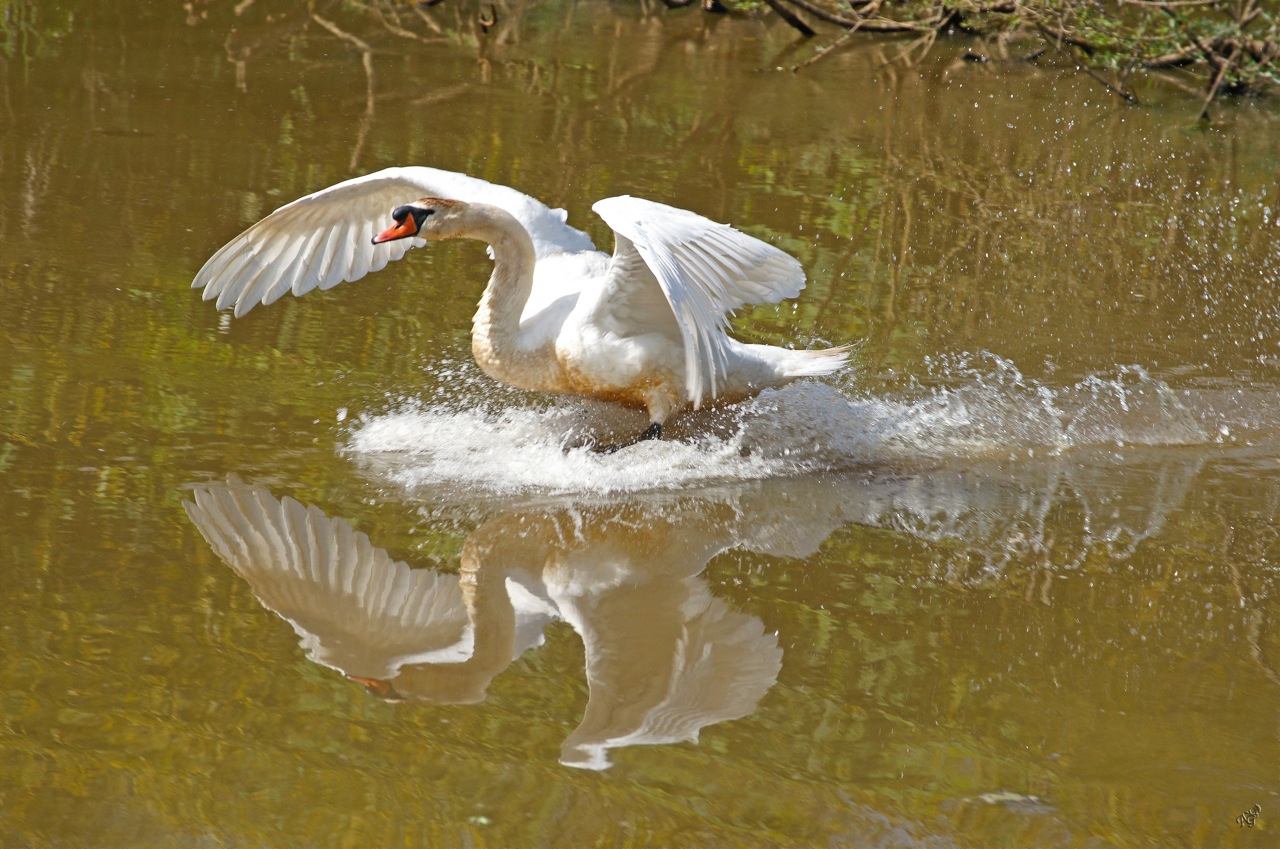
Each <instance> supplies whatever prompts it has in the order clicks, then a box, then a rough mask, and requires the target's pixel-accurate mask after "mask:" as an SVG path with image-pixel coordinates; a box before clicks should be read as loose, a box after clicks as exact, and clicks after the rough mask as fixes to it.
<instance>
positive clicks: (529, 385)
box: [461, 204, 546, 389]
mask: <svg viewBox="0 0 1280 849" xmlns="http://www.w3.org/2000/svg"><path fill="white" fill-rule="evenodd" d="M468 213H469V215H468V222H467V225H468V226H467V229H466V232H465V233H464V234H461V235H465V236H466V237H468V238H473V239H479V240H481V241H484V242H487V243H488V244H489V247H490V248H491V249H492V250H493V274H492V275H491V276H490V277H489V285H488V286H486V287H485V290H484V295H482V296H481V298H480V305H479V307H478V308H477V309H476V314H475V316H474V318H473V319H472V323H471V352H472V354H473V355H474V356H475V358H476V362H477V363H478V364H479V365H480V368H481V369H482V370H483V371H484V372H485V373H486V374H488V375H489V376H490V377H493V378H494V379H496V380H500V381H502V382H503V383H507V384H509V385H512V386H518V387H521V388H524V389H539V388H542V386H543V384H544V383H545V382H546V375H545V374H544V373H543V372H544V371H545V367H546V362H545V361H543V359H544V358H542V357H536V356H533V353H534V352H533V351H532V350H531V349H530V347H529V345H528V344H527V343H526V342H525V341H524V340H522V339H521V335H520V316H521V314H522V313H523V312H524V307H525V304H526V303H528V301H529V293H530V292H531V291H532V290H533V269H534V266H535V265H536V264H537V261H538V259H537V254H536V253H535V252H534V249H533V239H532V238H530V236H529V231H527V230H526V229H525V228H524V225H522V224H521V223H520V222H519V221H517V220H516V219H515V218H514V217H513V216H512V215H511V214H510V213H508V212H506V211H505V210H502V209H499V208H498V207H496V206H488V205H485V204H472V205H471V206H470V208H469V209H468ZM540 361H542V362H541V365H538V363H539V362H540Z"/></svg>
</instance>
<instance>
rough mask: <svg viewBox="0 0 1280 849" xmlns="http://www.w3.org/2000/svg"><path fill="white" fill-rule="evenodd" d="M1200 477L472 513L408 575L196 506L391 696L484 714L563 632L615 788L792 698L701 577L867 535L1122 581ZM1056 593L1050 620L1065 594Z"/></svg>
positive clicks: (373, 557)
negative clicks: (881, 531) (626, 751)
mask: <svg viewBox="0 0 1280 849" xmlns="http://www.w3.org/2000/svg"><path fill="white" fill-rule="evenodd" d="M1203 461H1204V457H1203V456H1197V455H1196V454H1194V453H1187V452H1178V453H1174V454H1169V453H1164V454H1158V455H1147V456H1139V457H1136V458H1131V459H1129V460H1123V459H1120V458H1116V457H1114V456H1093V457H1088V456H1084V455H1080V454H1077V455H1075V457H1074V458H1071V459H1068V458H1055V459H1053V460H1051V461H1047V462H1042V463H1030V462H1028V463H1022V464H1000V463H993V464H975V463H971V464H967V465H965V466H962V467H953V468H939V469H933V470H929V471H914V472H912V471H903V470H899V471H897V472H895V473H888V472H886V471H884V470H879V471H875V472H868V473H867V474H862V475H845V476H831V477H814V478H791V479H773V480H762V481H739V482H735V483H731V484H725V485H723V486H721V487H719V488H711V489H705V490H701V491H699V492H696V493H689V494H685V493H682V494H672V493H666V494H652V495H648V496H645V495H635V496H632V497H631V498H630V500H628V501H627V502H625V503H621V504H618V503H605V504H588V505H582V504H577V505H571V506H566V505H565V504H563V503H562V504H557V505H553V506H547V505H545V504H543V505H533V506H525V507H523V508H519V509H517V508H516V507H513V506H509V507H507V508H501V509H499V508H494V507H493V506H492V504H490V505H489V506H480V507H470V508H466V507H464V508H462V509H463V510H464V511H469V512H468V515H471V514H472V513H473V512H475V511H478V512H480V513H481V514H482V515H483V518H481V519H480V521H479V524H478V526H476V527H475V529H474V530H473V531H471V532H470V533H469V534H468V536H467V538H466V540H465V542H464V544H463V546H462V549H461V554H460V558H459V561H460V562H459V569H458V572H457V573H456V574H455V573H446V572H441V571H438V570H435V569H413V568H410V567H409V566H408V565H406V564H405V563H402V562H398V561H396V560H393V559H392V558H391V557H390V556H389V555H388V554H387V553H386V552H385V551H384V550H382V549H380V548H376V547H375V546H374V545H373V544H372V543H371V542H370V541H369V539H368V537H366V536H365V535H364V534H362V533H360V532H358V531H356V530H354V529H353V528H352V527H351V526H350V525H349V524H348V523H347V522H346V521H344V520H343V519H340V518H333V517H329V516H326V515H325V514H324V513H323V512H321V511H320V510H319V509H317V508H315V507H305V506H303V505H302V504H300V503H298V502H297V501H295V500H293V499H291V498H283V499H280V498H276V497H275V496H273V495H271V494H270V493H269V492H268V491H267V490H266V489H264V488H262V487H260V486H247V485H245V484H242V483H239V482H238V481H235V480H234V479H232V480H231V481H229V482H228V483H225V484H222V483H209V484H201V485H198V486H195V487H193V492H192V494H193V499H194V500H193V502H190V503H188V504H187V505H186V508H187V512H188V514H189V515H190V517H191V519H192V521H193V522H194V523H195V524H196V526H197V528H198V529H199V531H200V533H201V534H202V535H203V536H204V538H205V539H206V540H207V541H208V543H209V545H210V546H211V547H212V549H213V551H214V552H215V553H216V554H217V556H218V557H220V558H221V559H222V560H224V561H225V562H226V563H227V564H228V565H229V566H230V567H231V568H232V569H233V570H235V572H236V573H237V574H239V575H240V576H241V577H242V578H244V579H245V580H246V581H247V582H248V583H249V584H250V586H251V587H252V588H253V591H254V592H255V593H256V595H257V597H258V599H259V600H260V601H261V602H262V603H263V605H264V606H266V607H267V608H269V609H270V610H272V611H274V612H276V613H277V614H278V615H280V616H281V617H282V618H284V619H285V620H286V621H288V622H289V623H290V624H291V625H292V626H293V628H294V630H295V631H296V632H297V634H298V637H299V641H300V643H301V645H302V647H303V648H304V649H305V651H306V652H307V655H308V657H310V658H311V659H312V660H314V661H315V662H317V663H321V664H324V665H325V666H328V667H331V668H333V669H336V670H338V671H340V672H341V673H342V674H344V675H346V676H347V677H348V678H350V679H352V680H354V681H358V682H359V683H361V684H363V685H364V686H365V687H367V688H368V689H369V690H370V691H371V692H373V693H376V694H377V695H379V696H380V697H382V698H384V699H388V700H396V701H405V702H426V703H436V704H473V703H476V702H480V701H482V700H483V699H484V698H485V693H486V690H487V688H488V686H489V683H490V682H491V681H492V680H493V679H494V678H495V677H496V676H497V675H499V674H501V673H502V672H503V671H504V670H505V669H507V667H509V666H510V665H511V664H512V662H513V661H514V660H516V659H517V658H519V657H520V656H521V655H523V654H524V653H525V652H526V651H528V650H530V649H531V648H534V647H536V646H538V645H540V644H541V643H542V641H543V638H544V632H545V630H546V628H547V626H548V625H550V624H551V623H553V622H557V621H562V622H566V623H568V625H570V626H571V627H572V628H573V629H574V631H575V632H577V634H578V635H579V636H580V637H581V639H582V642H583V646H584V649H585V659H586V677H587V682H588V685H589V695H588V702H587V706H586V709H585V712H584V715H583V717H582V721H581V722H580V723H579V725H578V727H577V728H576V729H575V730H574V731H573V732H572V733H571V734H570V735H569V736H568V738H567V739H566V740H565V742H564V744H563V748H562V751H561V762H562V763H564V764H566V765H571V766H578V767H584V768H590V769H604V768H607V767H608V766H609V750H610V749H612V748H616V747H620V746H631V745H641V744H665V743H674V742H679V741H693V740H696V739H697V737H698V734H699V732H700V730H701V729H702V728H705V727H707V726H708V725H712V724H714V723H718V722H724V721H727V720H732V719H737V718H741V717H744V716H746V715H748V714H750V713H751V712H752V711H753V710H755V708H756V705H757V703H758V702H759V701H760V699H761V698H762V697H763V696H764V694H765V693H766V692H768V690H769V689H770V687H772V686H773V684H774V683H775V681H776V680H777V676H778V673H779V671H780V668H781V663H782V651H781V649H780V648H779V646H778V640H777V637H776V635H775V634H773V633H770V632H768V630H767V629H766V627H765V625H764V623H763V622H762V621H761V620H760V619H759V618H757V617H755V616H752V615H749V614H746V613H743V612H742V611H738V610H734V609H732V607H731V606H730V605H729V604H727V603H726V602H725V601H724V600H723V599H720V598H717V597H716V596H715V595H714V594H713V592H712V589H711V587H710V586H709V584H708V582H707V580H706V579H705V578H703V577H702V576H701V572H702V570H703V568H704V567H705V565H706V564H707V562H708V561H709V560H710V559H711V558H712V557H714V556H715V555H717V554H719V553H720V552H723V551H726V550H729V549H741V550H746V551H752V552H757V553H761V554H769V555H774V556H778V557H791V558H799V557H808V556H810V555H812V554H813V553H815V552H816V551H817V550H818V547H819V546H820V545H821V544H822V543H823V541H824V540H826V538H827V537H828V536H829V535H830V534H831V533H832V532H833V531H835V530H836V529H837V528H839V527H841V526H843V525H846V524H851V523H857V524H862V525H868V526H874V527H880V528H887V529H892V530H894V531H897V532H899V533H904V534H907V535H910V536H912V537H915V538H917V539H920V540H922V541H925V542H940V541H943V540H946V541H947V544H945V545H939V546H937V547H936V548H935V549H934V557H935V564H934V572H935V574H936V575H938V576H940V577H942V578H944V579H946V580H960V581H963V580H965V579H966V576H975V577H979V578H989V577H992V576H998V575H1001V574H1004V573H1009V572H1011V571H1014V570H1016V572H1020V573H1024V574H1026V575H1027V576H1028V577H1029V578H1031V579H1032V580H1033V581H1035V580H1036V579H1037V576H1041V575H1043V576H1051V575H1052V574H1055V573H1058V572H1061V571H1064V570H1071V569H1076V568H1079V567H1080V566H1081V564H1083V563H1084V562H1085V560H1086V559H1094V560H1097V562H1105V561H1107V560H1110V561H1112V562H1123V561H1124V560H1125V559H1127V558H1128V556H1129V555H1130V554H1131V553H1132V551H1133V550H1134V548H1135V547H1136V546H1137V545H1138V544H1139V543H1140V542H1141V541H1142V540H1144V539H1148V538H1150V537H1151V536H1152V535H1154V534H1156V533H1158V532H1159V530H1160V528H1161V527H1163V525H1164V523H1165V520H1166V517H1167V516H1168V515H1169V513H1170V512H1171V511H1173V510H1175V509H1177V508H1178V507H1179V505H1180V504H1181V503H1182V501H1183V499H1184V497H1185V493H1186V490H1187V487H1188V486H1190V484H1191V482H1192V481H1193V479H1194V478H1195V477H1196V475H1197V474H1198V473H1199V471H1200V468H1201V465H1202V463H1203ZM1121 499H1123V500H1122V501H1121ZM1121 504H1123V509H1122V508H1121ZM1041 590H1042V591H1041V592H1040V594H1039V598H1040V600H1041V602H1042V603H1044V604H1051V603H1052V598H1051V594H1050V592H1049V584H1048V583H1047V582H1046V583H1044V586H1043V587H1042V588H1041ZM1029 592H1030V589H1029Z"/></svg>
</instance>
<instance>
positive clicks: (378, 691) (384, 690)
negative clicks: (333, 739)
mask: <svg viewBox="0 0 1280 849" xmlns="http://www.w3.org/2000/svg"><path fill="white" fill-rule="evenodd" d="M383 241H386V240H385V239H384V240H383ZM347 680H348V681H355V682H356V683H357V684H360V685H361V686H363V687H364V688H365V689H366V690H368V691H369V692H370V693H373V694H374V695H375V696H377V697H378V698H380V699H387V700H389V701H391V700H395V701H398V700H399V699H398V694H397V693H396V691H395V688H394V687H392V686H391V682H390V681H379V680H378V679H376V678H358V677H356V676H355V675H348V676H347Z"/></svg>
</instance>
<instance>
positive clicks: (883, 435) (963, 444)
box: [348, 353, 1280, 497]
mask: <svg viewBox="0 0 1280 849" xmlns="http://www.w3.org/2000/svg"><path fill="white" fill-rule="evenodd" d="M450 369H451V373H453V372H455V371H456V377H457V379H456V380H451V381H443V382H442V385H444V386H447V387H449V388H448V389H446V390H444V391H442V392H440V393H437V394H436V395H435V396H433V397H432V399H431V400H429V401H423V400H416V399H409V400H405V399H401V400H399V401H397V402H395V404H394V407H393V408H392V409H391V410H389V411H388V412H385V413H382V414H377V415H371V416H366V417H363V418H361V419H360V420H358V421H356V422H355V423H354V424H353V430H352V433H351V437H350V440H349V443H348V449H349V451H350V452H351V453H352V454H353V455H354V457H355V458H356V459H357V460H358V461H359V462H361V463H362V464H364V465H365V466H367V467H368V468H370V469H371V470H372V471H374V472H375V473H376V474H378V475H379V476H381V477H384V478H385V479H387V480H389V481H391V482H393V483H395V484H398V485H400V486H403V487H405V488H408V489H413V490H417V491H420V492H424V491H425V492H439V493H441V494H444V493H448V494H452V495H454V496H457V495H460V494H467V495H470V496H473V497H474V496H478V495H483V494H485V493H489V494H495V495H505V494H514V493H543V494H547V495H553V494H557V493H594V494H601V495H607V494H617V493H634V492H641V491H662V490H673V489H680V488H685V487H689V486H708V485H715V484H716V483H719V482H727V481H737V480H758V479H763V478H771V477H785V476H793V475H800V474H810V473H813V472H823V471H833V472H843V471H850V470H855V469H859V468H864V467H868V466H876V465H881V464H892V465H896V466H919V465H921V464H924V465H936V464H938V463H946V462H952V461H956V460H961V461H988V460H1008V459H1014V460H1016V459H1019V458H1030V457H1037V456H1039V457H1043V456H1045V455H1056V454H1061V453H1063V452H1067V451H1072V450H1076V449H1081V448H1098V447H1102V448H1115V447H1126V446H1129V447H1132V446H1197V445H1199V446H1207V445H1212V444H1217V443H1220V442H1222V441H1223V439H1224V434H1227V433H1233V434H1236V435H1238V434H1239V431H1240V428H1241V427H1244V426H1246V425H1247V424H1248V423H1249V421H1252V422H1253V423H1254V425H1255V428H1254V434H1253V435H1254V436H1258V435H1259V433H1260V431H1258V430H1257V428H1256V424H1257V422H1258V421H1259V420H1265V421H1271V422H1280V404H1277V402H1275V401H1270V402H1269V405H1268V406H1269V407H1276V408H1277V409H1274V410H1271V409H1268V410H1267V411H1262V412H1260V411H1259V410H1258V409H1256V404H1255V405H1253V406H1252V407H1251V408H1250V412H1249V414H1248V415H1247V416H1243V417H1242V414H1243V409H1237V410H1235V413H1234V415H1232V413H1231V408H1232V405H1233V404H1235V405H1236V406H1239V403H1238V396H1237V394H1236V393H1233V392H1231V391H1206V390H1200V391H1192V390H1174V389H1173V388H1171V387H1170V386H1169V385H1168V384H1167V383H1165V382H1164V381H1162V380H1160V379H1159V378H1156V377H1154V376H1152V375H1151V374H1149V373H1148V372H1147V371H1145V370H1144V369H1142V368H1140V367H1138V366H1123V367H1117V368H1115V369H1114V370H1113V371H1112V372H1111V373H1109V374H1097V375H1091V376H1089V377H1086V378H1085V379H1083V380H1081V381H1078V382H1076V383H1074V384H1071V385H1066V386H1058V387H1055V386H1050V385H1048V384H1046V383H1044V382H1041V381H1037V380H1034V379H1029V378H1027V377H1025V376H1024V375H1023V374H1022V373H1021V372H1020V371H1019V370H1018V369H1017V368H1016V367H1015V366H1014V365H1013V364H1012V363H1010V362H1009V361H1007V360H1004V359H1001V358H999V357H996V356H994V355H991V354H986V353H984V354H980V355H977V356H966V357H954V358H948V359H943V360H933V361H931V362H930V363H929V373H928V375H927V378H928V380H929V384H930V385H928V386H924V385H921V384H919V383H912V384H910V385H908V387H907V388H906V389H905V390H902V391H898V392H895V393H893V394H891V395H873V394H870V393H868V392H866V391H865V390H863V389H859V388H857V387H856V386H836V385H831V384H824V383H818V382H801V383H796V384H792V385H791V386H788V387H784V388H782V389H778V390H769V391H766V392H764V393H762V394H761V395H760V396H759V397H757V398H755V399H754V400H752V401H750V402H747V403H744V404H740V405H737V406H734V407H731V408H725V409H719V410H711V411H700V412H697V413H693V414H689V415H686V416H682V417H680V418H678V419H676V420H675V421H673V422H672V423H671V425H670V427H669V428H668V432H667V434H666V435H667V436H669V437H670V438H664V439H663V440H662V441H659V442H649V443H641V444H639V445H636V446H633V447H630V448H628V449H626V450H625V451H621V452H618V453H616V454H612V455H601V454H596V453H593V452H592V451H591V450H590V445H591V444H592V443H593V441H594V440H597V439H598V440H600V441H610V440H614V439H618V438H622V437H625V436H627V435H629V434H634V433H638V432H639V431H640V430H641V429H642V428H643V427H644V418H643V417H642V416H641V415H639V414H637V413H634V412H629V411H625V410H621V409H619V408H616V407H614V406H612V405H607V404H598V403H595V402H591V401H583V400H578V399H572V398H549V397H548V398H538V399H537V402H541V403H542V404H544V405H545V406H534V405H531V404H530V400H529V396H526V395H521V394H518V393H510V392H506V391H499V393H498V397H495V396H494V395H493V390H492V387H491V384H486V383H485V382H484V381H483V380H482V379H481V380H476V379H475V376H474V374H473V372H474V369H473V368H472V369H469V368H468V367H466V366H450ZM1271 395H1273V393H1269V394H1268V395H1267V397H1271ZM1271 430H1272V432H1271V433H1269V434H1266V435H1267V436H1269V437H1270V438H1276V437H1280V433H1276V432H1275V428H1272V429H1271ZM1236 435H1233V436H1232V438H1233V439H1234V438H1237V436H1236Z"/></svg>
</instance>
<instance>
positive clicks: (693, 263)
mask: <svg viewBox="0 0 1280 849" xmlns="http://www.w3.org/2000/svg"><path fill="white" fill-rule="evenodd" d="M591 208H592V209H593V210H595V212H596V213H597V214H598V215H599V216H600V217H601V218H603V219H604V220H605V223H607V224H608V225H609V226H610V227H612V228H613V229H614V231H615V233H616V235H617V244H616V247H615V249H614V261H613V265H612V266H611V268H610V279H609V284H608V285H613V286H618V287H626V286H628V285H645V283H644V278H643V277H640V276H637V275H634V274H628V273H627V269H628V266H629V265H630V263H631V261H632V258H633V255H634V254H637V253H638V254H639V256H640V257H641V258H642V259H643V261H644V262H645V264H646V265H648V266H649V269H650V270H651V271H652V272H653V276H654V277H656V278H657V280H658V284H659V285H660V286H661V287H662V291H663V294H665V295H666V298H667V302H668V303H670V305H671V309H672V311H673V312H674V313H675V316H676V322H677V323H678V324H679V326H680V333H681V336H682V337H683V339H684V343H685V382H686V385H687V392H688V395H689V398H690V400H691V401H692V403H693V405H694V406H695V407H697V406H700V405H701V403H702V398H703V395H704V393H707V392H708V391H709V393H710V395H711V397H712V398H714V397H715V396H716V390H717V384H718V383H719V382H720V380H721V378H722V376H723V374H724V369H725V366H726V362H727V352H726V349H725V346H726V341H725V340H726V339H727V336H726V333H725V331H726V330H727V329H728V326H729V314H730V313H732V312H733V311H734V310H736V309H738V308H739V307H742V306H744V305H746V304H764V303H777V302H778V301H781V300H783V299H785V298H793V297H795V296H796V295H797V294H799V293H800V290H801V289H803V288H804V270H803V269H802V268H801V267H800V263H799V262H797V261H796V260H795V259H794V258H793V257H791V256H789V255H787V254H785V253H783V252H782V251H780V250H778V249H777V248H775V247H773V246H772V245H769V244H766V243H765V242H762V241H760V240H759V239H756V238H754V237H752V236H748V235H747V234H745V233H742V232H740V231H738V230H735V229H733V228H732V227H730V226H728V225H727V224H718V223H716V222H714V221H711V220H710V219H707V218H703V217H702V216H701V215H698V214H697V213H693V212H689V211H687V210H683V209H676V208H674V207H670V206H666V205H665V204H661V203H655V202H653V201H647V200H642V199H640V198H634V197H630V196H627V195H623V196H621V197H615V198H606V199H604V200H601V201H598V202H596V204H595V205H594V206H592V207H591Z"/></svg>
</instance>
